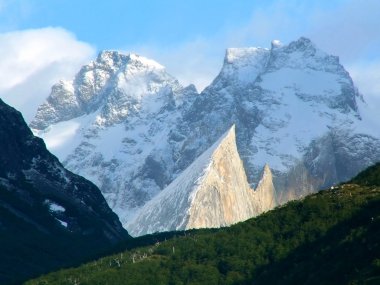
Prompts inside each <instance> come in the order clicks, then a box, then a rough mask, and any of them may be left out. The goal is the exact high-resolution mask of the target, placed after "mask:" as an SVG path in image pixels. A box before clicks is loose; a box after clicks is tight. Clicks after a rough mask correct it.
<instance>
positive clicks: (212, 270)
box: [25, 164, 380, 285]
mask: <svg viewBox="0 0 380 285" xmlns="http://www.w3.org/2000/svg"><path fill="white" fill-rule="evenodd" d="M379 185H380V164H378V165H376V166H374V167H372V168H369V169H368V170H366V171H365V172H363V173H361V174H360V175H358V176H357V177H356V178H355V179H353V180H352V181H350V182H348V183H345V184H342V185H339V186H336V187H333V188H332V189H329V190H324V191H321V192H319V193H317V194H313V195H310V196H308V197H306V198H304V199H303V200H300V201H293V202H289V203H287V204H286V205H284V206H281V207H278V208H276V209H274V210H272V211H270V212H267V213H265V214H263V215H260V216H259V217H257V218H253V219H250V220H248V221H245V222H242V223H239V224H236V225H234V226H232V227H229V228H222V229H219V230H193V231H188V232H177V233H167V234H161V235H157V236H155V235H151V236H145V237H142V238H139V239H135V240H134V241H133V243H128V249H126V250H125V249H124V250H121V251H120V252H119V253H117V254H114V255H111V256H108V257H103V258H100V259H98V260H96V261H93V262H90V263H87V264H84V265H82V266H80V267H78V268H73V269H66V270H61V271H58V272H55V273H51V274H48V275H45V276H42V277H40V278H38V279H35V280H32V281H29V282H26V283H25V284H27V285H37V284H39V285H42V284H44V285H45V284H81V285H85V284H92V285H93V284H102V285H105V284H108V285H112V284H118V285H120V284H255V285H259V284H266V285H267V284H308V285H311V284H334V285H336V284H352V285H354V284H373V285H375V284H380V245H379V244H380V187H379ZM165 239H166V240H165ZM125 248H127V246H125Z"/></svg>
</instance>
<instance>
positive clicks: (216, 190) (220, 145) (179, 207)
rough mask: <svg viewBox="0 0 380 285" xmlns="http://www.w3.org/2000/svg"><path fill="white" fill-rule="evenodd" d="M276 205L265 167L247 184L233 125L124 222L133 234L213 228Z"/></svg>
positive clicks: (267, 167) (244, 218) (269, 175)
mask: <svg viewBox="0 0 380 285" xmlns="http://www.w3.org/2000/svg"><path fill="white" fill-rule="evenodd" d="M275 206H276V194H275V189H274V186H273V183H272V174H271V171H270V169H269V166H267V165H266V166H265V168H264V171H263V177H262V180H261V181H260V183H259V185H258V187H257V189H256V190H253V189H251V188H250V186H249V184H248V181H247V176H246V174H245V170H244V167H243V162H242V160H241V159H240V156H239V153H238V150H237V147H236V135H235V126H232V127H231V129H230V130H228V131H227V132H226V133H225V134H224V135H223V136H222V137H221V138H220V139H219V140H218V141H217V142H216V143H214V145H212V146H211V147H210V148H209V149H208V150H206V151H205V152H204V153H203V154H202V155H201V156H200V157H198V158H197V159H196V160H195V161H194V162H193V163H192V164H191V165H190V166H189V167H188V168H187V169H186V170H184V171H183V172H182V173H181V174H180V176H178V177H177V178H176V179H175V180H174V181H173V182H172V183H171V184H170V185H169V186H168V187H166V188H165V189H164V190H163V191H162V192H161V193H159V194H158V195H157V196H156V197H155V198H153V199H152V200H151V201H149V202H148V203H147V204H146V205H145V206H144V207H143V208H142V209H141V211H140V212H139V213H138V214H137V216H136V218H135V219H134V220H133V221H132V222H131V223H129V224H127V229H128V231H129V232H130V233H131V234H132V235H135V236H140V235H144V234H149V233H154V232H162V231H172V230H185V229H194V228H218V227H223V226H228V225H231V224H234V223H237V222H240V221H244V220H247V219H249V218H251V217H254V216H256V215H258V214H260V213H262V212H264V211H267V210H270V209H272V208H273V207H275Z"/></svg>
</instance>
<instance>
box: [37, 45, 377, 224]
mask: <svg viewBox="0 0 380 285" xmlns="http://www.w3.org/2000/svg"><path fill="white" fill-rule="evenodd" d="M365 112H366V104H365V101H364V99H363V96H362V95H361V94H360V93H359V92H358V90H357V88H356V87H355V85H354V83H353V81H352V79H351V77H350V75H349V73H348V72H347V71H346V70H345V69H344V67H343V66H342V65H341V64H340V62H339V58H338V57H336V56H332V55H329V54H327V53H325V52H324V51H322V50H320V49H319V48H318V47H316V45H315V44H314V43H312V42H311V41H310V40H309V39H307V38H300V39H298V40H296V41H293V42H291V43H289V44H288V45H282V44H281V43H280V42H279V41H273V42H272V45H271V48H269V49H267V48H230V49H227V51H226V56H225V59H224V64H223V67H222V69H221V71H220V73H219V75H218V76H217V77H216V78H215V79H214V81H213V82H212V83H211V84H210V85H209V86H208V87H207V88H205V90H203V91H202V92H201V93H198V92H197V90H196V89H195V87H194V86H193V85H190V86H187V87H184V86H182V85H181V84H180V83H179V82H178V80H176V79H175V78H174V77H173V76H171V75H170V74H168V73H167V72H166V70H165V68H164V67H163V66H162V65H160V64H158V63H157V62H155V61H153V60H150V59H146V58H144V57H141V56H138V55H136V54H128V55H124V54H121V53H119V52H116V51H103V52H101V53H100V54H99V56H98V57H97V58H96V60H94V61H93V62H91V63H90V64H88V65H85V66H83V67H82V69H81V70H80V71H79V72H78V74H77V75H76V76H75V78H74V79H73V80H71V81H61V82H59V83H57V84H56V85H54V86H53V88H52V91H51V94H50V95H49V97H48V98H47V100H46V102H45V103H44V104H43V105H41V106H40V107H39V109H38V111H37V114H36V116H35V118H34V120H33V121H32V122H31V124H30V126H31V128H32V129H33V131H34V133H35V134H37V135H38V136H40V137H42V138H43V139H44V140H45V141H46V143H47V146H48V148H49V149H50V150H51V151H52V152H53V153H54V154H55V155H57V156H58V158H59V159H60V160H61V161H62V162H63V165H64V166H65V167H67V168H68V169H69V170H71V171H73V172H74V173H77V174H79V175H82V176H84V177H85V178H87V179H89V180H90V181H92V182H93V183H95V184H96V185H97V186H98V187H99V188H100V190H101V191H102V193H103V195H104V197H105V198H106V200H107V202H108V204H109V205H110V207H111V208H112V209H113V210H114V211H115V212H116V213H117V214H118V216H119V217H120V220H121V221H122V224H123V226H124V227H125V228H126V229H128V230H131V232H133V229H132V228H129V225H132V224H133V221H134V220H135V219H136V218H138V217H139V215H140V217H141V215H144V213H142V211H143V210H142V209H144V207H145V209H147V207H148V206H145V205H148V204H149V203H150V204H149V205H152V204H153V203H155V202H154V201H157V200H158V199H160V197H163V195H164V194H161V193H169V192H171V193H177V194H179V193H180V192H181V191H182V190H183V189H182V188H181V187H182V186H181V183H178V180H177V179H183V178H181V176H182V177H183V175H184V173H187V174H188V175H189V177H196V176H197V175H199V169H198V168H196V167H193V166H192V164H193V163H195V164H197V160H198V159H199V158H200V157H201V156H202V155H203V154H204V153H205V152H206V153H207V151H208V149H210V148H212V146H213V145H214V144H215V143H216V142H218V140H219V139H220V138H221V137H222V136H223V134H225V133H226V132H227V131H228V130H229V129H230V128H231V126H232V125H235V126H236V145H237V151H238V154H239V159H240V158H241V160H242V165H243V167H244V171H245V175H246V177H247V179H246V182H247V185H249V187H250V188H251V189H257V186H258V184H259V182H260V180H261V178H262V176H263V169H265V168H266V166H268V167H269V168H270V171H271V180H272V181H270V182H269V183H268V185H273V188H272V187H269V190H268V191H272V192H270V193H272V194H271V195H272V197H270V200H276V203H280V204H282V203H285V202H286V201H289V200H292V199H298V198H301V197H303V196H305V195H307V194H309V193H313V192H316V191H318V190H320V189H323V188H328V187H330V186H332V185H334V184H336V183H339V182H341V181H347V180H349V179H350V178H351V177H353V176H354V175H356V174H357V173H358V172H360V171H361V170H363V169H365V168H366V167H368V166H369V165H372V164H373V163H375V162H377V161H380V140H379V138H380V135H379V132H378V128H373V127H372V126H371V125H370V124H369V123H368V122H367V121H366V119H365V116H363V114H365ZM189 168H190V169H194V171H195V172H196V173H191V171H190V170H188V169H189ZM189 171H190V172H189ZM201 172H202V171H201ZM203 181H205V182H207V179H206V180H203ZM242 183H245V182H242ZM176 185H177V186H176ZM199 187H202V186H199ZM207 187H208V186H207ZM207 187H206V188H207ZM244 187H246V186H244ZM189 189H194V188H193V187H190V188H189ZM197 193H198V192H197ZM160 195H161V196H160ZM179 196H181V195H178V197H179ZM240 198H241V197H240ZM245 201H246V202H247V203H248V201H247V200H245ZM172 202H173V204H172V207H174V205H175V206H178V205H180V203H179V202H180V201H179V200H175V201H174V200H173V201H172ZM185 204H186V203H185ZM185 204H181V205H184V206H183V207H179V208H177V211H178V213H180V215H184V216H186V215H187V216H189V209H190V208H192V207H195V208H198V209H202V203H201V201H200V200H199V201H198V203H197V205H194V204H192V207H189V204H188V203H187V204H186V205H187V206H185ZM273 205H275V204H273ZM265 209H266V210H268V208H265ZM144 211H145V210H144ZM156 218H157V217H156ZM156 218H155V219H156ZM153 220H154V219H153ZM161 222H162V223H165V221H161ZM224 224H228V223H227V221H226V220H222V221H221V222H220V223H219V224H214V225H213V226H216V227H217V226H222V225H224ZM144 226H146V227H149V225H144ZM152 228H154V227H152Z"/></svg>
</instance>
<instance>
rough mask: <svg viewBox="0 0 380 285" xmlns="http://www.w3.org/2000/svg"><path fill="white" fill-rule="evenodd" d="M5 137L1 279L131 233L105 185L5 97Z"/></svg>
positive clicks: (1, 133) (84, 254) (72, 259)
mask: <svg viewBox="0 0 380 285" xmlns="http://www.w3.org/2000/svg"><path fill="white" fill-rule="evenodd" d="M0 137H1V140H0V236H1V246H0V259H1V261H2V265H3V266H2V268H1V270H0V283H1V284H5V283H8V282H10V280H12V281H13V282H15V281H20V280H22V279H23V278H24V279H25V278H27V277H29V278H30V277H32V276H36V275H40V274H41V273H44V272H46V271H47V270H49V269H50V270H52V269H57V268H59V267H62V266H68V265H73V264H76V263H77V262H79V261H83V259H84V258H88V257H89V256H91V257H93V256H94V254H99V253H101V252H103V251H104V250H106V249H109V248H110V247H112V246H114V245H115V244H116V243H118V242H121V241H125V240H126V239H127V238H128V237H129V235H128V234H127V232H126V231H125V230H124V229H123V227H122V225H121V223H120V221H119V219H118V217H117V216H116V214H115V213H113V212H112V211H111V209H110V208H109V206H108V205H107V203H106V201H105V199H104V197H103V196H102V194H101V192H100V191H99V189H98V188H97V187H96V186H95V185H94V184H93V183H91V182H90V181H88V180H86V179H84V178H83V177H80V176H78V175H76V174H73V173H71V172H70V171H68V170H66V169H65V168H64V167H63V166H62V165H61V163H60V162H59V161H58V159H57V158H56V157H55V156H53V155H52V154H51V153H49V152H48V151H47V149H46V147H45V144H44V142H43V141H42V140H41V139H40V138H38V137H35V136H34V135H33V133H32V132H31V130H30V129H29V128H28V126H27V124H26V123H25V121H24V120H23V118H22V116H21V114H20V113H19V112H17V111H16V110H15V109H13V108H11V107H10V106H8V105H6V104H5V103H3V101H1V100H0ZM13 282H12V284H13ZM17 283H18V284H19V282H17Z"/></svg>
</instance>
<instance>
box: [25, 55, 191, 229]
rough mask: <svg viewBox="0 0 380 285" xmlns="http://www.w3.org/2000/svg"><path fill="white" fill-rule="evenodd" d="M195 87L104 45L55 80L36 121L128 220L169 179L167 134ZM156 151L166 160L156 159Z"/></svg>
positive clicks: (53, 145)
mask: <svg viewBox="0 0 380 285" xmlns="http://www.w3.org/2000/svg"><path fill="white" fill-rule="evenodd" d="M62 94H64V95H62ZM196 95H197V92H196V89H195V87H194V86H189V87H187V88H183V87H182V86H181V85H180V84H179V83H178V81H177V80H176V79H174V78H173V77H172V76H171V75H169V74H168V73H167V72H166V71H165V69H164V68H163V67H162V66H161V65H160V64H158V63H156V62H154V61H152V60H149V59H146V58H144V57H141V56H138V55H135V54H130V55H123V54H120V53H118V52H108V51H105V52H102V53H100V54H99V56H98V58H97V59H96V60H95V61H94V62H91V63H90V64H89V65H87V66H84V67H83V68H82V69H81V71H80V72H79V73H78V74H77V76H76V77H75V79H74V80H73V81H72V82H60V83H59V84H57V85H55V86H53V88H52V93H51V95H50V96H49V98H48V100H47V102H46V103H45V104H43V105H42V106H41V107H40V108H39V110H38V112H37V115H36V118H35V120H34V121H33V122H32V123H31V126H32V127H33V128H34V129H35V130H39V131H38V132H37V133H38V134H39V135H40V136H42V137H43V138H44V139H45V141H46V142H47V145H48V146H50V149H51V150H53V151H54V153H55V154H56V155H57V156H58V157H59V158H60V159H61V160H62V161H63V163H64V165H65V166H66V167H68V168H69V169H71V170H72V171H73V172H76V173H78V174H80V175H83V176H84V177H86V178H88V179H90V180H91V181H93V182H94V183H95V184H97V185H98V186H99V187H100V189H101V190H102V192H103V194H104V196H105V197H106V199H107V201H108V203H109V205H110V206H111V207H112V208H113V209H114V211H116V212H117V213H118V214H119V216H120V218H121V220H122V221H123V222H125V221H126V219H127V217H128V216H129V215H130V212H131V211H133V210H134V209H136V208H138V207H140V206H142V205H143V204H145V202H146V201H148V200H149V199H150V198H151V197H153V196H154V195H155V194H157V193H158V192H159V191H160V190H161V189H162V188H163V187H164V186H165V185H166V184H168V183H169V182H170V181H168V178H171V177H172V176H171V175H172V174H173V166H172V165H173V164H174V163H173V161H172V157H171V152H170V150H168V149H167V145H166V142H167V137H168V134H169V132H170V130H171V129H173V128H174V126H175V123H176V121H177V120H178V118H180V117H181V113H182V112H184V111H185V110H186V109H187V108H188V107H189V106H190V104H191V102H192V101H193V100H194V98H195V97H196ZM68 118H70V119H69V120H68ZM47 126H49V127H47ZM158 153H161V154H162V156H163V157H164V159H166V161H162V163H161V162H156V161H155V159H154V156H155V155H157V154H158ZM160 163H161V165H162V166H164V165H165V167H164V168H160ZM162 171H164V172H167V174H166V175H165V173H164V175H162V173H161V172H162Z"/></svg>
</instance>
